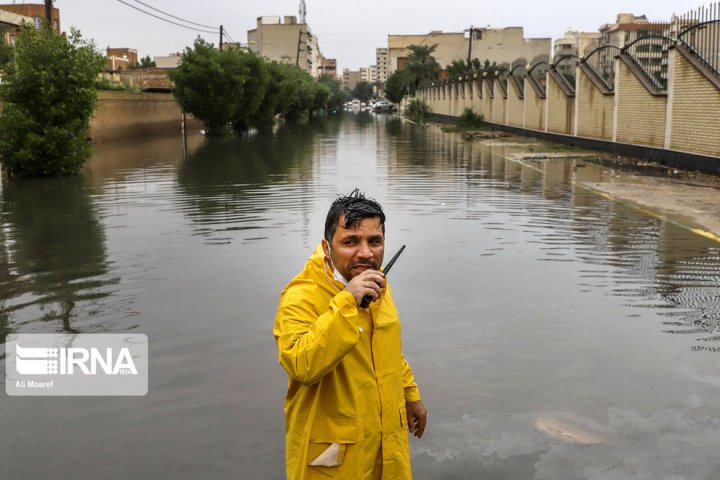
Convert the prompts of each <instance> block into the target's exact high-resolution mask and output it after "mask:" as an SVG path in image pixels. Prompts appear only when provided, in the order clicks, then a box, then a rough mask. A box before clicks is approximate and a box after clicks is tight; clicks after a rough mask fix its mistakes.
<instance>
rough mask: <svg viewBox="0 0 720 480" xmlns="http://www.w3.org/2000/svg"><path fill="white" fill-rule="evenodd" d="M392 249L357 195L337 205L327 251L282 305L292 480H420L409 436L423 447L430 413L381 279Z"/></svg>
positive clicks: (278, 333) (279, 321) (374, 206)
mask: <svg viewBox="0 0 720 480" xmlns="http://www.w3.org/2000/svg"><path fill="white" fill-rule="evenodd" d="M384 247H385V214H384V213H383V211H382V207H381V206H380V205H379V204H378V203H377V202H375V201H374V200H371V199H368V198H366V197H365V196H364V195H363V194H362V193H360V192H359V191H358V190H357V189H356V190H354V191H353V192H352V193H351V194H350V195H348V196H342V197H339V198H338V199H337V200H335V202H334V203H333V204H332V206H331V207H330V211H329V212H328V215H327V219H326V221H325V238H324V239H323V240H322V243H321V245H319V246H318V247H317V248H316V249H315V251H314V253H313V254H312V256H311V257H310V259H308V261H307V263H306V264H305V269H304V270H303V271H302V272H301V273H300V274H299V275H297V276H296V277H295V278H294V279H293V280H292V281H291V282H290V283H289V284H288V285H287V286H286V287H285V289H284V290H283V292H282V294H281V296H280V303H279V307H278V312H277V316H276V318H275V325H274V328H273V334H274V336H275V339H276V341H277V344H278V350H279V357H280V364H281V365H282V367H283V368H284V369H285V371H286V372H287V374H288V379H289V381H288V391H287V395H286V397H285V449H286V450H285V457H286V469H287V478H288V480H311V479H315V478H323V479H327V478H336V479H348V480H361V479H386V480H390V479H392V480H405V479H410V478H412V473H411V470H410V452H409V447H408V433H407V432H406V431H405V429H406V428H407V429H408V430H409V431H410V432H411V433H413V434H414V435H415V436H416V437H418V438H420V437H421V436H422V434H423V432H424V430H425V423H426V420H427V410H426V409H425V406H424V405H423V402H422V401H421V400H420V391H419V390H418V387H417V384H416V383H415V380H414V377H413V373H412V370H410V366H409V365H408V364H407V362H406V361H405V358H404V357H403V354H402V349H401V340H400V319H399V317H398V313H397V310H396V308H395V304H394V302H393V299H392V295H391V291H390V288H389V287H388V286H387V282H386V280H385V276H384V275H383V273H382V272H381V271H380V265H381V264H382V260H383V254H384ZM366 295H369V296H370V297H371V298H372V299H373V301H372V303H370V306H369V307H368V308H362V307H361V306H360V305H361V303H362V298H363V297H364V296H366Z"/></svg>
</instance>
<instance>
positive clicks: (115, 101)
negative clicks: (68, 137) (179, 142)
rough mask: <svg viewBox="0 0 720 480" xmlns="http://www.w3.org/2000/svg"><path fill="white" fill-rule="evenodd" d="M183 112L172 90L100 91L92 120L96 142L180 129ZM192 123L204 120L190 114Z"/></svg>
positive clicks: (91, 127)
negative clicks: (198, 119)
mask: <svg viewBox="0 0 720 480" xmlns="http://www.w3.org/2000/svg"><path fill="white" fill-rule="evenodd" d="M181 116H182V112H181V110H180V106H179V105H178V104H177V102H176V101H175V98H174V97H173V96H172V95H171V94H169V93H130V92H100V93H99V95H98V105H97V108H96V110H95V115H94V116H93V118H92V121H91V122H90V138H91V139H92V141H93V142H102V141H106V140H116V139H120V138H129V137H139V136H143V135H152V134H153V133H158V132H172V131H177V132H179V131H180V124H181ZM187 121H188V125H192V127H193V128H197V129H201V128H202V123H201V122H199V121H197V120H195V119H193V118H192V117H190V116H188V119H187Z"/></svg>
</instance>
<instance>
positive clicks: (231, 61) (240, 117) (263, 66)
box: [221, 48, 270, 133]
mask: <svg viewBox="0 0 720 480" xmlns="http://www.w3.org/2000/svg"><path fill="white" fill-rule="evenodd" d="M221 58H223V59H226V61H227V68H228V69H229V70H230V71H235V72H242V73H241V75H242V76H243V78H244V82H243V89H242V92H240V91H236V92H232V93H235V94H236V95H238V96H239V97H240V98H239V99H238V110H237V111H236V112H235V116H234V118H233V129H234V130H235V132H236V133H242V132H245V131H247V130H248V129H249V128H250V126H251V123H252V119H253V118H254V117H255V113H256V112H257V111H258V110H259V109H260V106H261V105H262V102H263V100H264V98H265V92H266V91H267V88H268V84H269V83H270V73H269V71H268V67H267V62H265V60H263V59H262V57H260V56H259V55H257V54H255V53H253V52H250V51H248V50H241V49H239V48H230V49H228V50H227V51H225V50H224V51H223V52H222V55H221ZM232 93H231V94H232Z"/></svg>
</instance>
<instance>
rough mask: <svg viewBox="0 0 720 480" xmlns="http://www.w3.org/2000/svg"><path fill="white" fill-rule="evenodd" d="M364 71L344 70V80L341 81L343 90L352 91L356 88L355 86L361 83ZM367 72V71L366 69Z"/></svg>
mask: <svg viewBox="0 0 720 480" xmlns="http://www.w3.org/2000/svg"><path fill="white" fill-rule="evenodd" d="M362 70H363V69H360V70H350V69H349V68H345V69H343V74H342V79H341V80H340V86H341V87H342V88H343V90H352V89H353V88H355V85H357V84H358V83H360V82H361V81H362V80H364V78H363V71H362ZM365 70H367V69H365ZM365 75H367V73H365Z"/></svg>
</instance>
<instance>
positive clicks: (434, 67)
mask: <svg viewBox="0 0 720 480" xmlns="http://www.w3.org/2000/svg"><path fill="white" fill-rule="evenodd" d="M407 48H408V50H410V55H408V66H407V70H408V71H409V72H410V73H412V74H413V75H414V76H415V86H416V87H417V86H418V85H420V84H421V83H425V82H431V81H433V80H437V78H438V73H439V72H440V65H439V64H438V62H437V61H436V60H435V57H433V55H432V53H433V52H434V51H435V49H436V48H437V43H436V44H434V45H410V46H409V47H407Z"/></svg>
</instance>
